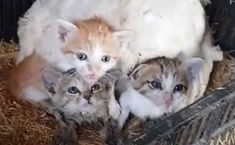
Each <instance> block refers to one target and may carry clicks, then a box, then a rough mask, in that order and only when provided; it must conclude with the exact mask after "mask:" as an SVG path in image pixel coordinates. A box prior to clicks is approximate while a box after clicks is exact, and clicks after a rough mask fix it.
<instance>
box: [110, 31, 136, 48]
mask: <svg viewBox="0 0 235 145" xmlns="http://www.w3.org/2000/svg"><path fill="white" fill-rule="evenodd" d="M113 36H114V38H115V40H116V41H117V42H118V46H119V48H120V49H121V51H124V50H125V49H126V48H127V47H128V44H129V42H130V41H131V40H132V39H133V37H134V32H133V31H130V30H121V31H115V32H113Z"/></svg>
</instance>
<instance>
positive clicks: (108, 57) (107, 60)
mask: <svg viewBox="0 0 235 145" xmlns="http://www.w3.org/2000/svg"><path fill="white" fill-rule="evenodd" d="M110 59H111V57H110V56H109V55H105V56H103V57H102V59H101V60H102V61H103V62H109V61H110Z"/></svg>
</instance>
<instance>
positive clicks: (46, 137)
mask: <svg viewBox="0 0 235 145" xmlns="http://www.w3.org/2000/svg"><path fill="white" fill-rule="evenodd" d="M16 52H17V45H16V44H15V43H11V44H9V43H6V42H3V41H0V145H3V144H4V145H49V144H51V143H52V141H53V138H54V137H55V136H57V135H58V132H59V125H58V123H57V122H56V120H55V119H54V118H53V117H52V116H49V115H48V114H47V113H46V112H45V111H43V110H41V109H39V108H35V107H34V106H32V105H29V104H24V103H22V102H19V101H17V100H15V98H14V97H12V96H10V95H9V92H8V91H7V89H6V81H7V80H8V79H7V78H8V72H9V70H11V68H13V67H14V62H15V56H16ZM234 62H235V60H234V59H233V58H232V57H230V56H229V55H228V54H226V55H225V59H224V60H223V61H222V62H218V63H216V64H215V67H214V71H213V73H212V75H211V80H210V83H209V86H208V90H209V91H213V90H214V89H215V88H217V87H220V86H222V85H224V84H226V83H228V82H229V81H230V80H231V79H232V78H235V76H234V74H235V73H234V71H235V69H231V68H235V63H234ZM218 70H219V71H218ZM221 76H223V77H221ZM138 124H141V122H140V121H137V122H132V125H131V126H129V127H128V128H127V129H125V130H126V133H125V132H124V134H127V136H128V137H127V138H131V137H132V136H136V135H138V134H139V132H140V130H142V128H138V127H136V126H138ZM77 135H78V136H77V141H78V143H77V144H79V145H104V142H103V140H102V139H101V138H100V137H99V135H98V133H97V132H96V131H94V130H92V128H89V127H88V126H83V127H79V128H78V129H77ZM234 141H235V129H231V130H229V131H228V132H227V133H225V134H223V135H221V136H220V137H218V138H216V139H214V140H212V141H211V143H210V145H232V144H234Z"/></svg>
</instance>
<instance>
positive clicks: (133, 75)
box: [128, 64, 148, 80]
mask: <svg viewBox="0 0 235 145" xmlns="http://www.w3.org/2000/svg"><path fill="white" fill-rule="evenodd" d="M147 66H148V65H147V64H139V65H138V66H136V67H134V69H133V70H132V71H131V72H130V73H129V74H128V75H129V78H130V79H131V80H136V79H137V78H138V77H139V76H142V74H143V73H144V72H145V68H147Z"/></svg>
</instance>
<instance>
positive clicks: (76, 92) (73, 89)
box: [67, 86, 81, 94]
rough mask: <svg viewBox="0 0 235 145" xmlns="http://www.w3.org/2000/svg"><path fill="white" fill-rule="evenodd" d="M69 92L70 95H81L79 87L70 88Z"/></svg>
mask: <svg viewBox="0 0 235 145" xmlns="http://www.w3.org/2000/svg"><path fill="white" fill-rule="evenodd" d="M67 91H68V93H70V94H78V93H79V94H81V92H80V91H79V89H78V88H77V87H75V86H72V87H69V88H68V90H67Z"/></svg>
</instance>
